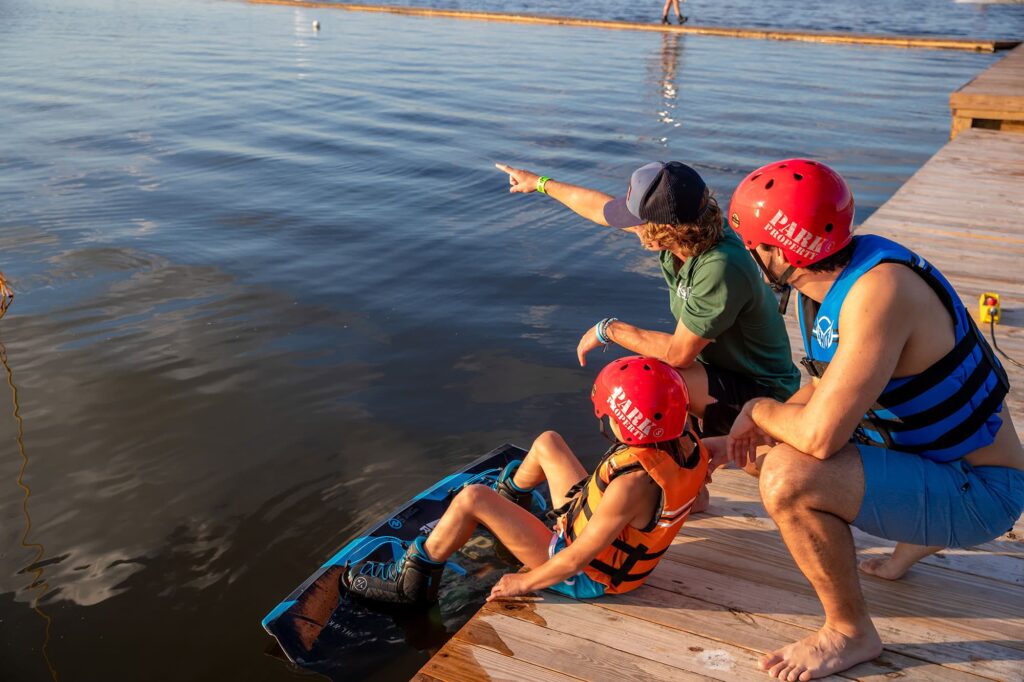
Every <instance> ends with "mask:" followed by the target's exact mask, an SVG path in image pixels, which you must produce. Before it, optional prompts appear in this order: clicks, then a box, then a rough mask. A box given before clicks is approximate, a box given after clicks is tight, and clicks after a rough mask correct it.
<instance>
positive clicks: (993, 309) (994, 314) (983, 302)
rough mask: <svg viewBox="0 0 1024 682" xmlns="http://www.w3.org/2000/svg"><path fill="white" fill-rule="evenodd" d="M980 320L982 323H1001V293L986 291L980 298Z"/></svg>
mask: <svg viewBox="0 0 1024 682" xmlns="http://www.w3.org/2000/svg"><path fill="white" fill-rule="evenodd" d="M978 320H979V321H980V322H981V323H982V324H989V323H990V322H995V323H997V324H998V323H999V294H996V293H991V292H986V293H984V294H982V295H981V297H980V298H978Z"/></svg>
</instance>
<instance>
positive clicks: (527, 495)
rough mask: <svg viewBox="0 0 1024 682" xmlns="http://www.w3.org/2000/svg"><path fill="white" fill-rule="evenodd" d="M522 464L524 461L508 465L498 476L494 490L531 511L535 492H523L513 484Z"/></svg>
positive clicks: (516, 461)
mask: <svg viewBox="0 0 1024 682" xmlns="http://www.w3.org/2000/svg"><path fill="white" fill-rule="evenodd" d="M520 464H522V461H520V460H518V459H517V460H515V461H513V462H509V463H508V464H506V465H505V468H504V469H502V471H501V474H500V475H499V476H498V480H497V482H496V483H495V484H494V489H495V490H496V491H498V494H499V495H501V496H502V497H504V498H505V499H506V500H512V501H513V502H515V503H516V504H518V505H519V506H520V507H522V508H523V509H525V510H526V511H530V508H531V505H532V504H533V490H532V489H531V490H523V489H522V488H520V487H519V486H517V485H516V484H515V483H513V482H512V479H513V478H514V477H515V475H516V471H518V470H519V465H520Z"/></svg>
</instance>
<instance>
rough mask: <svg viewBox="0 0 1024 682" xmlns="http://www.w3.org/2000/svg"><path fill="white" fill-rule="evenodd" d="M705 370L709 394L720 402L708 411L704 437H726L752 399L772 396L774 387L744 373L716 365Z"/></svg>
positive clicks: (701, 433) (703, 421)
mask: <svg viewBox="0 0 1024 682" xmlns="http://www.w3.org/2000/svg"><path fill="white" fill-rule="evenodd" d="M704 369H705V370H706V371H707V374H708V394H709V395H710V396H711V397H712V398H714V399H715V400H716V401H717V402H715V403H712V404H711V405H708V406H707V408H706V409H705V410H704V419H703V420H701V427H700V435H701V437H704V436H724V435H726V434H727V433H729V429H731V428H732V423H733V422H734V421H736V417H738V416H739V414H740V410H741V409H743V405H744V404H745V403H746V402H747V401H748V400H751V399H753V398H762V397H765V396H767V397H771V396H772V389H771V388H769V387H768V386H765V385H764V384H762V383H759V382H757V381H755V380H753V379H751V378H750V377H748V376H744V375H743V374H737V373H736V372H730V371H729V370H727V369H722V368H720V367H715V366H713V365H704Z"/></svg>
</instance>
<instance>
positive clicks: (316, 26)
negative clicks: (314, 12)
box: [313, 19, 320, 31]
mask: <svg viewBox="0 0 1024 682" xmlns="http://www.w3.org/2000/svg"><path fill="white" fill-rule="evenodd" d="M313 30H314V31H319V30H320V22H319V21H317V20H316V19H314V20H313Z"/></svg>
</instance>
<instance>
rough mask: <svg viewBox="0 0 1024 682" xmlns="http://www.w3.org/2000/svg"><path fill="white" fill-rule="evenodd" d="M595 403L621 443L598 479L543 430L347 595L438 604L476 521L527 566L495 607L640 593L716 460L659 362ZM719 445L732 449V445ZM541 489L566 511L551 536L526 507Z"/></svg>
mask: <svg viewBox="0 0 1024 682" xmlns="http://www.w3.org/2000/svg"><path fill="white" fill-rule="evenodd" d="M592 398H593V402H594V411H595V414H596V415H597V417H598V419H599V420H600V421H601V426H602V433H604V432H605V429H604V418H605V417H607V418H608V422H609V424H610V427H611V433H612V434H613V436H614V445H613V446H612V447H611V449H610V450H609V451H608V453H607V454H606V455H605V456H604V458H603V459H602V460H601V462H600V463H599V464H598V465H597V468H596V469H595V470H594V472H593V473H591V474H589V475H588V474H587V472H586V470H585V469H584V468H583V467H582V466H581V465H580V462H579V460H578V459H576V457H575V456H574V455H573V453H572V451H571V450H570V449H569V447H568V446H567V445H566V443H565V441H564V440H562V438H561V437H560V436H559V435H558V434H556V433H554V432H547V433H544V434H542V435H541V436H540V437H539V438H537V440H536V441H534V443H533V446H532V447H531V448H530V451H529V453H528V454H527V455H526V458H525V459H524V460H523V461H522V463H521V464H520V465H519V466H518V467H511V466H510V467H508V468H506V472H505V473H503V475H502V476H501V477H500V478H499V479H498V482H497V484H496V486H495V488H491V487H488V486H483V485H472V486H468V487H466V488H464V489H463V490H462V491H461V492H459V493H458V494H457V495H456V496H455V498H454V499H453V500H452V503H451V505H450V506H449V507H448V509H447V511H445V513H444V515H443V516H442V517H441V519H440V520H439V521H438V523H437V525H436V526H435V527H434V530H433V531H432V532H431V533H430V535H429V536H421V537H420V538H417V539H416V541H415V542H413V544H412V545H411V546H410V547H409V549H408V551H407V552H406V554H405V556H404V557H403V558H402V559H400V560H398V561H396V562H389V563H387V564H382V563H379V562H363V563H362V564H357V565H355V566H353V567H352V568H351V569H349V571H348V573H347V574H346V576H345V578H344V582H345V585H346V587H347V588H348V590H349V591H350V592H352V593H354V594H355V595H357V596H360V597H362V598H364V599H367V600H371V601H380V602H387V603H392V604H424V605H426V604H430V603H432V602H434V601H436V599H437V593H438V587H439V585H440V582H441V575H442V572H443V571H444V563H445V561H446V560H447V559H448V557H450V556H451V555H452V554H453V553H455V551H456V550H458V549H459V548H460V547H462V546H463V545H464V544H465V543H466V542H467V541H468V540H469V539H470V537H471V536H472V535H473V533H474V531H476V529H477V527H478V526H480V525H484V526H486V527H487V528H488V529H489V530H490V531H491V533H493V534H494V536H495V537H496V538H497V539H498V540H499V541H500V542H501V543H502V544H503V545H504V546H505V547H506V548H507V549H508V550H510V551H511V552H512V553H513V554H514V555H515V556H516V557H517V558H518V559H519V560H520V561H521V562H522V563H523V564H525V565H526V566H527V567H528V568H529V569H530V570H529V572H528V573H509V574H507V575H505V576H503V577H502V578H501V580H500V581H498V583H497V584H496V585H495V586H494V588H493V589H492V591H491V594H490V596H489V597H488V599H489V600H491V599H495V598H499V597H514V596H518V595H522V594H527V593H529V592H535V591H537V590H542V589H545V588H549V589H552V590H554V591H556V592H560V593H562V594H565V595H568V596H570V597H575V598H579V599H588V598H595V597H601V596H603V595H605V594H618V593H623V592H628V591H630V590H634V589H636V588H637V587H639V586H640V585H642V584H643V582H644V580H645V579H646V578H647V576H648V575H650V573H651V571H653V570H654V567H655V566H656V565H657V564H658V561H659V560H660V559H661V556H662V554H663V553H664V552H665V550H666V549H667V548H668V546H669V545H670V544H671V543H672V540H673V539H674V538H675V536H676V533H677V532H678V531H679V529H680V528H681V527H682V525H683V521H684V520H685V519H686V517H687V516H688V515H689V513H690V508H691V507H692V505H693V503H694V500H695V499H696V496H697V492H698V491H699V490H700V487H701V485H703V483H704V482H705V480H706V478H707V475H708V464H709V452H708V449H707V448H706V447H705V446H704V445H703V444H702V443H701V442H700V441H699V440H698V439H697V438H696V437H695V436H693V435H692V434H690V433H689V432H688V431H687V430H686V424H687V405H688V396H687V392H686V386H685V384H684V383H683V381H682V379H681V378H680V377H679V373H678V372H676V371H675V370H674V369H672V368H671V367H670V366H668V365H667V364H665V363H663V362H661V361H659V360H655V359H653V358H645V357H641V356H632V357H628V358H623V359H621V360H616V361H614V362H612V363H610V364H609V365H608V366H606V367H605V368H604V369H603V370H602V371H601V373H600V374H599V375H598V377H597V381H596V382H595V384H594V389H593V392H592ZM718 445H720V446H722V447H723V448H724V439H719V443H718ZM544 481H547V483H548V488H549V490H550V491H551V504H552V507H553V508H555V509H556V510H557V512H558V513H559V518H558V522H557V524H556V526H555V529H554V532H552V530H551V529H550V528H548V527H547V526H546V525H545V524H544V523H543V522H542V521H540V520H539V519H537V518H536V517H535V516H533V514H531V513H530V512H529V511H528V509H529V505H530V498H531V495H532V491H533V489H534V488H535V487H537V486H538V485H540V484H541V483H542V482H544Z"/></svg>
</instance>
